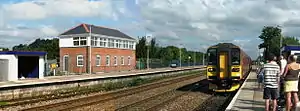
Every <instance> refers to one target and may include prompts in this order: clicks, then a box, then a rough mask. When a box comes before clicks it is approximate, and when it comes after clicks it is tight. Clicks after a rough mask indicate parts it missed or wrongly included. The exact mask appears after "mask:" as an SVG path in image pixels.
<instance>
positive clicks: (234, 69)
mask: <svg viewBox="0 0 300 111" xmlns="http://www.w3.org/2000/svg"><path fill="white" fill-rule="evenodd" d="M231 72H240V68H232V70H231Z"/></svg>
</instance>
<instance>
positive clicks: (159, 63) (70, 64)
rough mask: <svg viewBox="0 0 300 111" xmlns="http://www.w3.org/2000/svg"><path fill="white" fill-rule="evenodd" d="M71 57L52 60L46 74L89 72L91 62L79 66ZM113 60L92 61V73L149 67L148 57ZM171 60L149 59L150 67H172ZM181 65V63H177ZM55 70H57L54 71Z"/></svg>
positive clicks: (186, 63)
mask: <svg viewBox="0 0 300 111" xmlns="http://www.w3.org/2000/svg"><path fill="white" fill-rule="evenodd" d="M71 60H72V59H69V60H68V61H67V62H66V63H63V62H56V61H54V60H51V61H49V60H48V62H47V63H46V73H45V76H54V75H55V76H61V75H80V74H85V73H89V69H90V68H89V64H87V65H85V63H89V62H88V61H85V62H84V63H83V65H82V66H78V64H77V62H76V61H71ZM114 62H115V61H113V60H111V61H110V64H109V65H106V61H104V60H103V61H101V63H100V64H98V65H96V64H95V62H92V66H91V69H92V73H93V74H95V73H105V72H121V71H130V70H144V69H147V60H146V59H138V60H137V61H136V62H135V63H128V62H124V63H123V64H122V63H121V61H120V62H117V64H115V63H114ZM170 63H171V61H164V60H162V59H149V68H151V69H155V68H165V67H170ZM51 64H57V65H58V67H56V68H55V70H53V69H52V68H51V67H50V66H51ZM193 65H194V61H190V62H182V63H181V66H182V67H185V66H193ZM195 65H201V63H199V62H197V63H196V64H195ZM177 66H179V63H178V64H177ZM54 71H55V72H54Z"/></svg>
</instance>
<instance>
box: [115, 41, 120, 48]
mask: <svg viewBox="0 0 300 111" xmlns="http://www.w3.org/2000/svg"><path fill="white" fill-rule="evenodd" d="M119 45H120V44H119V40H118V39H116V40H115V48H119Z"/></svg>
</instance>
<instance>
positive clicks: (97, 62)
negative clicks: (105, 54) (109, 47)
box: [96, 55, 101, 66]
mask: <svg viewBox="0 0 300 111" xmlns="http://www.w3.org/2000/svg"><path fill="white" fill-rule="evenodd" d="M100 65H101V56H100V55H96V66H100Z"/></svg>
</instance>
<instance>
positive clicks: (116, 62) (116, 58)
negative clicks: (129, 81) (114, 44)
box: [114, 56, 118, 66]
mask: <svg viewBox="0 0 300 111" xmlns="http://www.w3.org/2000/svg"><path fill="white" fill-rule="evenodd" d="M114 65H115V66H116V65H118V57H117V56H114Z"/></svg>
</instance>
